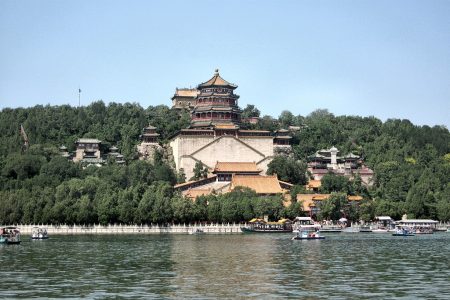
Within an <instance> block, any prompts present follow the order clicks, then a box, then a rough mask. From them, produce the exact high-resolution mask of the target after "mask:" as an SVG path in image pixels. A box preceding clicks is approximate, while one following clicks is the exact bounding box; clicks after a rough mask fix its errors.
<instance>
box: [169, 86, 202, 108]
mask: <svg viewBox="0 0 450 300" xmlns="http://www.w3.org/2000/svg"><path fill="white" fill-rule="evenodd" d="M197 95H198V90H197V89H186V88H182V89H179V88H177V89H176V90H175V94H174V95H173V97H172V108H176V109H193V108H194V104H195V97H197Z"/></svg>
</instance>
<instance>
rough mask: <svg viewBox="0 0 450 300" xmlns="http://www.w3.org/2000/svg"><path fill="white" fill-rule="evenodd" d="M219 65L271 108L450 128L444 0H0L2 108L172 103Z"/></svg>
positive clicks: (448, 13) (449, 4) (448, 12)
mask: <svg viewBox="0 0 450 300" xmlns="http://www.w3.org/2000/svg"><path fill="white" fill-rule="evenodd" d="M215 68H219V69H220V74H221V75H222V77H224V78H225V79H226V80H228V81H230V82H233V83H235V84H237V85H238V86H239V88H238V89H237V91H236V92H237V94H239V95H241V98H240V106H241V107H245V106H246V105H247V104H255V105H256V106H257V107H258V108H259V109H260V110H261V111H262V113H263V114H269V115H272V116H275V117H277V116H278V115H279V114H280V112H281V111H283V110H286V109H287V110H290V111H291V112H292V113H294V114H296V115H297V114H301V115H307V114H309V113H310V112H312V111H313V110H315V109H317V108H327V109H329V111H330V112H332V113H334V114H336V115H343V114H345V115H361V116H370V115H373V116H376V117H378V118H381V119H382V120H386V119H387V118H407V119H410V120H411V121H412V122H413V123H415V124H419V125H422V124H428V125H436V124H437V125H441V124H443V125H446V126H447V127H450V1H425V0H423V1H412V0H405V1H390V0H389V1H363V0H355V1H317V0H313V1H300V0H298V1H275V0H274V1H260V0H259V1H256V0H255V1H98V0H96V1H57V0H55V1H43V0H40V1H20V0H14V1H8V0H2V1H0V108H4V107H19V106H25V107H27V106H34V105H36V104H43V105H45V104H55V105H60V104H71V105H77V104H78V86H80V87H81V89H82V105H87V104H89V103H90V102H92V101H95V100H99V99H102V100H104V101H105V102H110V101H115V102H138V103H140V104H141V105H142V106H143V107H148V106H149V105H158V104H166V105H170V104H171V101H170V98H171V96H172V95H173V93H174V90H175V88H176V87H189V86H192V87H194V86H196V85H197V84H199V83H201V82H204V81H206V80H208V79H209V78H210V77H211V76H212V75H213V73H214V69H215Z"/></svg>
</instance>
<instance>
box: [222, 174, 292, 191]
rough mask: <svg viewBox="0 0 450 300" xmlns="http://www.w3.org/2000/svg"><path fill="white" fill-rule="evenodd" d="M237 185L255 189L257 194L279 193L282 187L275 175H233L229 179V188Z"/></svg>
mask: <svg viewBox="0 0 450 300" xmlns="http://www.w3.org/2000/svg"><path fill="white" fill-rule="evenodd" d="M237 186H243V187H248V188H251V189H252V190H255V191H256V193H257V194H281V193H283V189H282V188H281V186H280V183H279V182H278V178H277V176H276V175H274V176H260V175H233V178H232V179H231V185H230V190H233V189H234V188H235V187H237Z"/></svg>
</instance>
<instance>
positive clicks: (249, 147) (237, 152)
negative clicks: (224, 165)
mask: <svg viewBox="0 0 450 300" xmlns="http://www.w3.org/2000/svg"><path fill="white" fill-rule="evenodd" d="M170 146H171V147H172V151H173V155H174V160H175V165H176V168H177V170H179V169H181V168H183V169H184V172H185V174H186V178H188V179H189V178H191V177H192V176H193V175H194V174H193V172H192V170H193V168H194V166H195V164H196V162H197V161H202V163H204V164H205V165H207V166H208V167H210V168H211V171H212V169H213V168H214V167H215V165H216V162H218V161H222V162H256V163H258V162H261V161H263V162H261V163H260V164H259V165H258V166H259V167H260V168H261V169H262V170H263V173H265V172H266V170H267V164H268V163H269V162H270V161H271V157H272V156H273V139H272V137H267V138H241V139H238V138H236V137H234V136H221V137H216V138H214V137H213V136H206V137H203V136H177V137H175V138H174V139H173V140H172V141H171V142H170Z"/></svg>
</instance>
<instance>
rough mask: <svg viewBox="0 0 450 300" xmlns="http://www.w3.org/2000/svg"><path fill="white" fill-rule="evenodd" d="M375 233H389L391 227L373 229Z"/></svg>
mask: <svg viewBox="0 0 450 300" xmlns="http://www.w3.org/2000/svg"><path fill="white" fill-rule="evenodd" d="M372 232H373V233H388V232H389V229H387V228H377V229H372Z"/></svg>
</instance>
